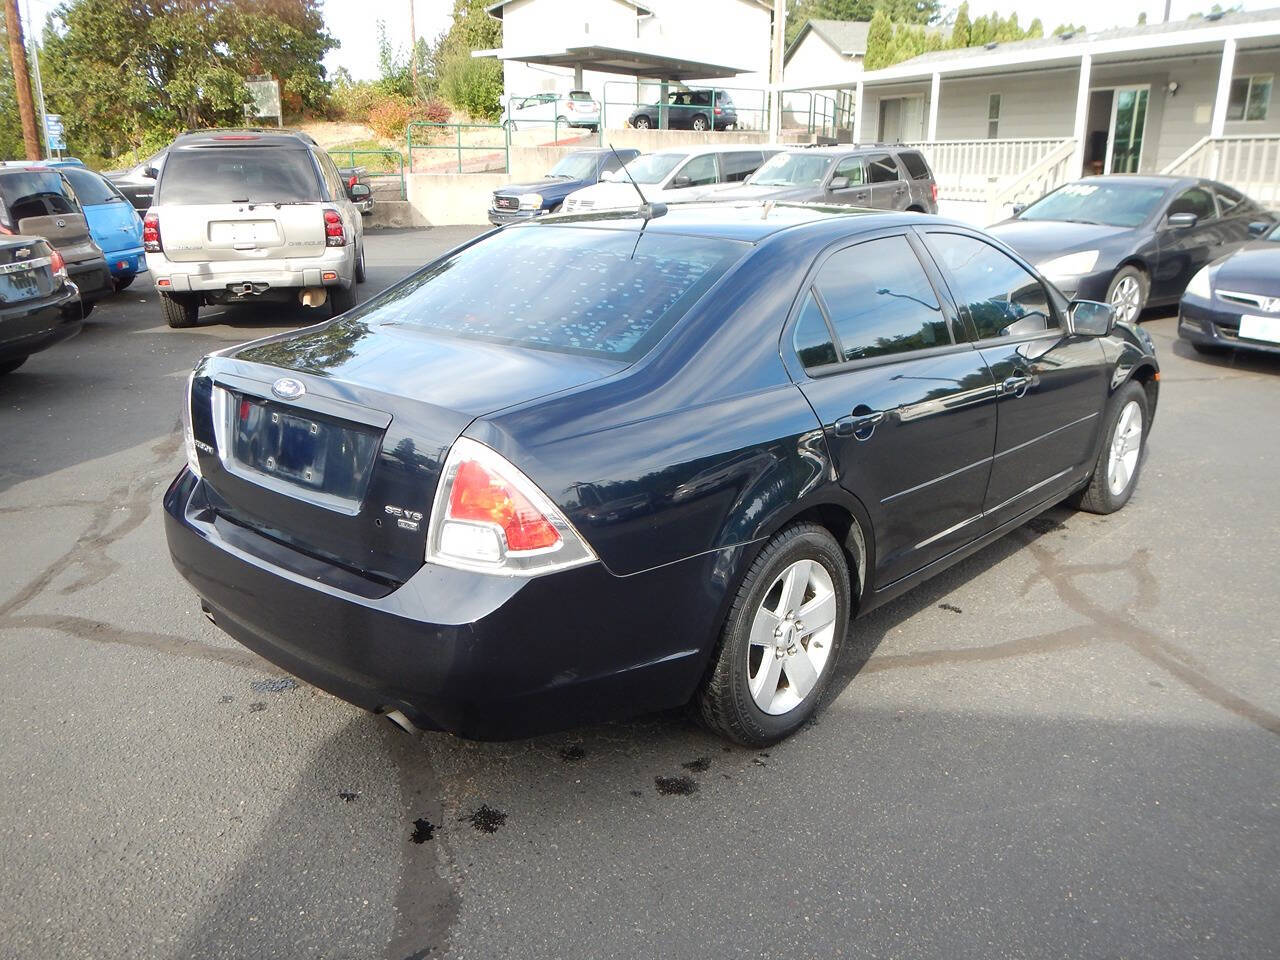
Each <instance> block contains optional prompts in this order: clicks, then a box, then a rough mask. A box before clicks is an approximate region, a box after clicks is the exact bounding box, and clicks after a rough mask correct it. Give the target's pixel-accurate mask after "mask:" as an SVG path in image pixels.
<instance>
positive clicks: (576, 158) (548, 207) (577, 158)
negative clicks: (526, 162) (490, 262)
mask: <svg viewBox="0 0 1280 960" xmlns="http://www.w3.org/2000/svg"><path fill="white" fill-rule="evenodd" d="M639 155H640V151H639V150H611V149H603V150H575V151H574V152H573V153H570V154H566V155H565V156H564V157H562V158H561V159H560V161H559V162H558V163H557V164H556V165H555V166H554V167H552V168H551V171H550V172H549V173H548V174H547V175H546V176H545V177H543V178H542V179H541V180H535V181H531V182H529V183H509V184H507V185H506V186H505V187H499V188H498V189H497V190H495V191H493V197H492V199H491V200H490V201H489V222H490V223H493V224H498V225H502V224H505V223H514V222H515V221H517V220H529V219H532V218H533V217H540V216H542V215H543V214H546V213H555V212H556V211H558V210H559V209H560V205H561V204H562V203H564V198H565V197H567V196H568V195H569V194H571V193H573V191H575V190H581V189H582V188H583V187H589V186H591V185H592V184H595V183H599V182H600V177H601V175H602V174H604V173H606V172H610V171H614V170H621V169H622V165H623V164H625V163H626V162H627V161H628V160H631V159H634V158H635V157H638V156H639Z"/></svg>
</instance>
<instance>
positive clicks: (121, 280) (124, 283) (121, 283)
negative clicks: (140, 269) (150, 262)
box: [115, 273, 137, 293]
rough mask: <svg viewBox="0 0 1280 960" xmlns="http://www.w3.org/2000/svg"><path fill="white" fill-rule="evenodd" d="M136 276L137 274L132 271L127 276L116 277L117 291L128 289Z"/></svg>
mask: <svg viewBox="0 0 1280 960" xmlns="http://www.w3.org/2000/svg"><path fill="white" fill-rule="evenodd" d="M135 276H137V274H133V273H131V274H129V275H128V276H127V277H116V280H115V286H116V293H119V292H120V291H121V290H124V289H126V288H127V287H128V286H129V284H131V283H133V278H134V277H135Z"/></svg>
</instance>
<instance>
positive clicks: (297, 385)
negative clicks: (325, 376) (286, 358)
mask: <svg viewBox="0 0 1280 960" xmlns="http://www.w3.org/2000/svg"><path fill="white" fill-rule="evenodd" d="M271 392H272V393H274V394H275V395H276V396H277V397H279V398H280V399H281V400H297V399H298V398H299V397H300V396H302V395H303V394H304V393H306V392H307V388H306V387H304V386H303V385H302V381H301V380H295V379H293V377H281V378H280V379H279V380H277V381H276V382H275V383H273V384H272V385H271Z"/></svg>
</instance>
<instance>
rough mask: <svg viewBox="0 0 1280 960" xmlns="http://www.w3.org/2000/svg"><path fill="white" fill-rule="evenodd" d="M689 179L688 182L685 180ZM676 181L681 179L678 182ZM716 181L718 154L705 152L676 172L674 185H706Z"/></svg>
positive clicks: (672, 184) (672, 182)
mask: <svg viewBox="0 0 1280 960" xmlns="http://www.w3.org/2000/svg"><path fill="white" fill-rule="evenodd" d="M686 179H687V181H688V182H685V181H686ZM676 181H679V182H678V183H677V182H676ZM715 182H716V155H715V154H714V153H704V154H703V155H702V156H700V157H694V158H693V159H692V160H690V161H689V162H688V163H686V164H685V165H684V166H683V167H681V168H680V172H679V173H677V174H676V176H675V179H674V180H672V181H671V186H672V187H704V186H706V185H707V184H711V183H715Z"/></svg>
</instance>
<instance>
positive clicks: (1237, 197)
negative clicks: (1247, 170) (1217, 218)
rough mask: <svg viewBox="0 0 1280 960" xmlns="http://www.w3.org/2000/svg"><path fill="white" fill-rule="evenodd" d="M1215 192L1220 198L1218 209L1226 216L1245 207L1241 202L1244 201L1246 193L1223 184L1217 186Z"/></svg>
mask: <svg viewBox="0 0 1280 960" xmlns="http://www.w3.org/2000/svg"><path fill="white" fill-rule="evenodd" d="M1213 192H1214V195H1215V196H1217V198H1218V210H1219V212H1220V213H1221V214H1222V215H1223V216H1224V217H1225V216H1229V215H1230V214H1233V213H1240V212H1241V211H1242V210H1244V209H1245V208H1244V207H1241V206H1240V204H1242V203H1244V194H1241V193H1237V192H1236V191H1234V190H1232V189H1231V188H1230V187H1225V186H1223V185H1221V184H1218V185H1217V186H1215V187H1214V188H1213ZM1237 207H1239V209H1237Z"/></svg>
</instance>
